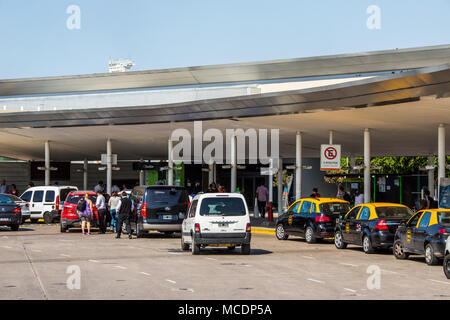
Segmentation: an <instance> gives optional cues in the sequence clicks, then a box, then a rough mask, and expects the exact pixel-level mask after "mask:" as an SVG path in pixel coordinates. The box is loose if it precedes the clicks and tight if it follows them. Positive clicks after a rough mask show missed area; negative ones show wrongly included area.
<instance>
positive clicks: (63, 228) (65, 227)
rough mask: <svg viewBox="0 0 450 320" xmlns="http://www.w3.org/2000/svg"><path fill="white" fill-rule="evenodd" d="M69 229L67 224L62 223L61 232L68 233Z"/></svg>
mask: <svg viewBox="0 0 450 320" xmlns="http://www.w3.org/2000/svg"><path fill="white" fill-rule="evenodd" d="M67 230H68V228H67V226H63V225H61V232H62V233H66V231H67Z"/></svg>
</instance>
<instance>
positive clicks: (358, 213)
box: [334, 203, 413, 254]
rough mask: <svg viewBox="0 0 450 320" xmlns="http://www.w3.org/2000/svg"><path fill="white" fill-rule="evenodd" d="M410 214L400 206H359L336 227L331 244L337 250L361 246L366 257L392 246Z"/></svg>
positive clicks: (388, 204) (372, 204)
mask: <svg viewBox="0 0 450 320" xmlns="http://www.w3.org/2000/svg"><path fill="white" fill-rule="evenodd" d="M412 215H413V212H412V211H411V210H410V209H409V208H408V207H407V206H404V205H401V204H395V203H366V204H361V205H358V206H356V207H354V208H353V209H352V210H350V212H349V213H347V215H346V216H345V217H344V218H343V219H342V220H341V221H339V223H338V224H337V225H336V232H335V236H334V243H335V245H336V248H338V249H345V248H346V247H347V244H355V245H358V246H362V247H363V250H364V252H365V253H368V254H370V253H374V251H375V249H377V248H390V247H392V245H393V244H394V235H395V231H396V230H397V227H398V226H399V225H400V223H401V222H402V221H407V220H409V219H410V218H411V216H412Z"/></svg>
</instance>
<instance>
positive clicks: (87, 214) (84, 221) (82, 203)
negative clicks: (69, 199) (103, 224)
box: [77, 193, 94, 235]
mask: <svg viewBox="0 0 450 320" xmlns="http://www.w3.org/2000/svg"><path fill="white" fill-rule="evenodd" d="M77 212H78V216H79V217H80V220H81V232H83V235H85V234H86V233H85V230H86V227H87V231H88V235H90V234H91V221H92V214H93V212H94V209H93V205H92V201H91V200H90V199H89V195H88V194H87V193H86V194H85V195H84V198H81V199H80V200H79V201H78V204H77Z"/></svg>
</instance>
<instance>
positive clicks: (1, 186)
mask: <svg viewBox="0 0 450 320" xmlns="http://www.w3.org/2000/svg"><path fill="white" fill-rule="evenodd" d="M8 191H9V188H8V185H7V184H6V180H5V179H3V180H2V184H0V193H8Z"/></svg>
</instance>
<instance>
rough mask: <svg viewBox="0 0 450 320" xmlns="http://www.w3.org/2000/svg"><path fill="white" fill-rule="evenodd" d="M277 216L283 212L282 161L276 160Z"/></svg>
mask: <svg viewBox="0 0 450 320" xmlns="http://www.w3.org/2000/svg"><path fill="white" fill-rule="evenodd" d="M278 167H279V168H278V216H280V215H281V214H282V212H283V203H282V198H283V159H281V158H280V159H279V160H278Z"/></svg>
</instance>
